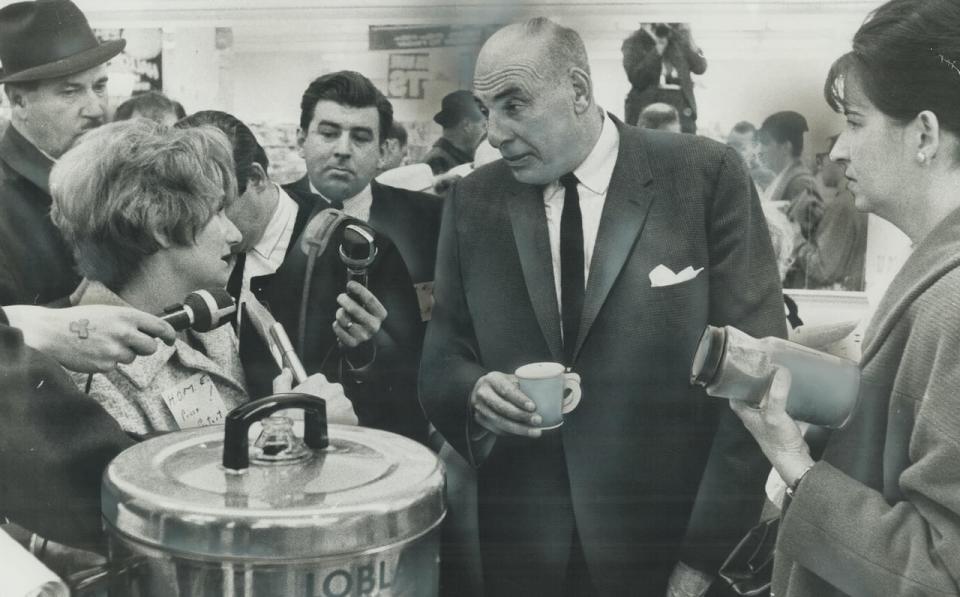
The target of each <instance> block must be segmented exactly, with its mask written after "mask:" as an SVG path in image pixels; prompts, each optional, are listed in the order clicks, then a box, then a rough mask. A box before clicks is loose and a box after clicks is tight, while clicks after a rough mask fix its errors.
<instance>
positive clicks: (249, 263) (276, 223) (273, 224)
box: [243, 184, 299, 291]
mask: <svg viewBox="0 0 960 597" xmlns="http://www.w3.org/2000/svg"><path fill="white" fill-rule="evenodd" d="M274 186H275V187H276V189H277V197H278V201H277V207H276V208H275V209H274V210H273V216H272V217H271V218H270V222H269V223H268V224H267V228H266V230H264V231H263V236H262V237H260V240H259V241H257V244H255V245H254V246H253V247H252V248H251V249H250V250H249V251H247V260H246V264H245V265H244V268H243V290H245V291H249V290H250V279H251V278H255V277H257V276H266V275H268V274H272V273H274V272H276V271H277V269H279V268H280V264H282V263H283V258H284V257H285V256H286V254H287V248H288V247H289V246H290V242H291V241H292V240H293V239H292V238H291V237H292V236H293V225H294V223H295V222H296V220H297V211H298V210H299V207H298V206H297V202H296V201H294V200H293V199H292V198H291V197H290V195H288V194H287V192H286V191H284V190H283V189H281V188H280V186H279V185H277V184H274Z"/></svg>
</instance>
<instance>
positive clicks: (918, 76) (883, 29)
mask: <svg viewBox="0 0 960 597" xmlns="http://www.w3.org/2000/svg"><path fill="white" fill-rule="evenodd" d="M851 75H853V76H854V77H855V78H856V81H857V83H858V84H859V86H860V88H861V89H862V90H863V92H864V94H865V95H866V96H867V98H868V99H869V100H870V102H871V103H872V104H873V105H874V106H876V108H877V109H878V110H880V111H881V112H882V113H884V114H886V115H887V116H889V117H890V118H892V119H894V120H896V121H898V122H901V123H906V122H909V121H910V120H912V119H913V118H914V117H916V115H917V114H919V113H920V112H922V111H924V110H930V111H932V112H933V113H934V114H936V115H937V119H938V120H939V122H940V126H941V128H943V129H946V130H948V131H950V132H951V133H953V134H956V135H960V2H957V1H956V0H892V1H891V2H887V3H886V4H884V5H882V6H880V7H879V8H877V9H876V10H875V11H874V12H873V13H871V14H870V16H869V17H868V18H867V20H866V21H865V22H864V23H863V25H862V26H861V27H860V29H859V30H858V31H857V33H856V35H854V37H853V50H852V51H851V52H849V53H847V54H844V55H843V56H841V57H840V58H838V59H837V60H836V61H835V62H834V63H833V66H831V68H830V72H829V74H828V75H827V80H826V83H825V85H824V97H825V98H826V100H827V103H828V104H830V107H831V108H833V109H834V110H836V111H837V112H843V111H844V109H845V101H846V98H845V87H847V81H848V80H849V78H850V76H851Z"/></svg>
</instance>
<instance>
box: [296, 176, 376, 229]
mask: <svg viewBox="0 0 960 597" xmlns="http://www.w3.org/2000/svg"><path fill="white" fill-rule="evenodd" d="M307 180H308V181H309V180H310V179H309V178H308V179H307ZM310 192H311V193H313V194H315V195H320V196H321V197H323V193H321V192H320V191H318V190H317V187H315V186H313V183H312V182H311V183H310ZM323 199H324V200H325V201H326V202H327V203H329V202H330V200H329V199H327V198H326V197H323ZM371 205H373V191H372V190H371V189H370V184H369V183H367V186H365V187H363V189H361V191H360V192H359V193H357V194H356V195H354V196H353V197H350V198H349V199H344V200H343V213H345V214H347V215H348V216H350V217H351V218H356V219H358V220H362V221H364V222H368V221H369V220H370V206H371Z"/></svg>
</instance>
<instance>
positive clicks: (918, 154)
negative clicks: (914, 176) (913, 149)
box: [917, 151, 927, 164]
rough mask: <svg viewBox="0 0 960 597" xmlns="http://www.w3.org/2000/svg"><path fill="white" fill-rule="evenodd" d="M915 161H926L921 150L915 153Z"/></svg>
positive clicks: (925, 156)
mask: <svg viewBox="0 0 960 597" xmlns="http://www.w3.org/2000/svg"><path fill="white" fill-rule="evenodd" d="M917 161H918V162H920V163H921V164H923V163H924V162H926V161H927V154H925V153H923V152H922V151H921V152H919V153H917Z"/></svg>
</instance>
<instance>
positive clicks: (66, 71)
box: [0, 39, 127, 83]
mask: <svg viewBox="0 0 960 597" xmlns="http://www.w3.org/2000/svg"><path fill="white" fill-rule="evenodd" d="M126 45H127V40H125V39H114V40H110V41H107V42H104V43H102V44H100V45H98V46H97V47H95V48H90V49H89V50H84V51H83V52H80V53H79V54H74V55H73V56H68V57H66V58H61V59H60V60H57V61H56V62H50V63H49V64H41V65H40V66H34V67H32V68H27V69H24V70H21V71H17V72H15V73H12V74H10V75H9V76H8V75H6V74H5V73H4V72H3V70H0V83H25V82H28V81H42V80H44V79H56V78H57V77H65V76H67V75H72V74H74V73H79V72H81V71H85V70H87V69H88V68H93V67H95V66H98V65H100V64H103V63H104V62H106V61H107V60H110V59H111V58H113V57H114V56H116V55H117V54H119V53H120V52H122V51H123V48H125V47H126Z"/></svg>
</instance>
